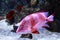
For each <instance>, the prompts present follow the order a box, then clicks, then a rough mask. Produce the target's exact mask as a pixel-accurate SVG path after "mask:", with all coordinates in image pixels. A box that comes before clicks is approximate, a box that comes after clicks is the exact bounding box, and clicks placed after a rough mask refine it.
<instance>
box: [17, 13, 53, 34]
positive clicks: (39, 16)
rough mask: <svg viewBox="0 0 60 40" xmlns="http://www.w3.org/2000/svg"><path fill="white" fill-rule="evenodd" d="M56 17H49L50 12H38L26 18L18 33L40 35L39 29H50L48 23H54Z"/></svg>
mask: <svg viewBox="0 0 60 40" xmlns="http://www.w3.org/2000/svg"><path fill="white" fill-rule="evenodd" d="M53 18H54V16H53V15H50V16H49V17H48V12H37V13H33V14H30V15H28V16H26V17H25V18H24V19H23V20H22V21H21V22H20V25H19V27H18V28H17V31H16V32H17V33H24V34H26V33H34V34H39V32H38V29H40V28H43V26H45V27H49V26H48V25H47V24H46V23H47V22H48V21H53Z"/></svg>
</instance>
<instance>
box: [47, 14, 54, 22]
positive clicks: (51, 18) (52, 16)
mask: <svg viewBox="0 0 60 40" xmlns="http://www.w3.org/2000/svg"><path fill="white" fill-rule="evenodd" d="M47 20H48V21H50V22H51V21H54V14H52V15H50V16H49V17H48V18H47Z"/></svg>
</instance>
